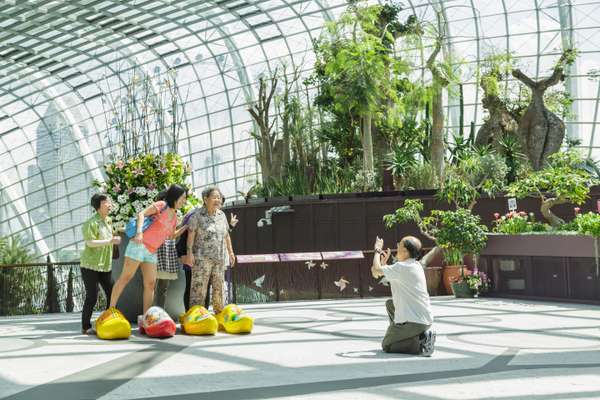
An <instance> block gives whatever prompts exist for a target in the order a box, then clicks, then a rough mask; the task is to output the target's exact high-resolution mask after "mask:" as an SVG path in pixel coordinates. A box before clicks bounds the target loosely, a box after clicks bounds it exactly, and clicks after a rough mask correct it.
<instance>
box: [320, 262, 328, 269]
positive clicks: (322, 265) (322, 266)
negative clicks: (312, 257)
mask: <svg viewBox="0 0 600 400" xmlns="http://www.w3.org/2000/svg"><path fill="white" fill-rule="evenodd" d="M321 268H323V269H327V264H325V261H323V262H322V263H321Z"/></svg>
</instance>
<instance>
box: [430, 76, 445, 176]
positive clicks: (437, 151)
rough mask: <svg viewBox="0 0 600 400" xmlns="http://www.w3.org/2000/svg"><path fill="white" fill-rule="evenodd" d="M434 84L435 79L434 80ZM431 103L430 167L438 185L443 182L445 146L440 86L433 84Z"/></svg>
mask: <svg viewBox="0 0 600 400" xmlns="http://www.w3.org/2000/svg"><path fill="white" fill-rule="evenodd" d="M434 82H435V79H434ZM433 91H434V92H433V98H432V101H431V117H432V118H431V120H432V124H431V165H432V166H433V171H434V173H435V177H436V179H437V181H438V183H440V184H441V183H442V182H443V180H444V164H445V152H446V151H445V150H446V149H445V146H444V103H443V94H442V86H441V85H439V84H436V83H434V88H433Z"/></svg>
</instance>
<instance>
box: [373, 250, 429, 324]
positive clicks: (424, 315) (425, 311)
mask: <svg viewBox="0 0 600 400" xmlns="http://www.w3.org/2000/svg"><path fill="white" fill-rule="evenodd" d="M381 269H382V270H383V273H384V276H385V278H386V279H387V280H388V281H389V282H390V288H391V290H392V300H393V302H394V308H395V313H394V322H395V323H397V324H402V323H404V322H414V323H417V324H424V325H431V324H432V323H433V314H432V313H431V305H430V303H429V294H428V293H427V282H426V281H425V272H424V271H423V266H422V265H421V263H419V262H418V261H416V260H415V259H414V258H410V259H408V260H404V261H398V262H396V263H395V264H392V265H385V266H382V267H381Z"/></svg>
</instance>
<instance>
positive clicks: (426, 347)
mask: <svg viewBox="0 0 600 400" xmlns="http://www.w3.org/2000/svg"><path fill="white" fill-rule="evenodd" d="M434 347H435V331H434V330H433V329H428V330H426V331H425V332H423V334H422V337H421V355H422V356H423V357H431V355H432V354H433V350H434Z"/></svg>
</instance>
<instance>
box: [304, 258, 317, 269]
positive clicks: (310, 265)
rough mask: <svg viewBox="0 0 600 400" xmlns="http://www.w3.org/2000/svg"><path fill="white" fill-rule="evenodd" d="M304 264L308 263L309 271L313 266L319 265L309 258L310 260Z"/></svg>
mask: <svg viewBox="0 0 600 400" xmlns="http://www.w3.org/2000/svg"><path fill="white" fill-rule="evenodd" d="M304 264H306V268H308V270H309V271H310V269H311V268H312V267H314V266H315V265H317V264H315V263H314V262H313V261H312V260H309V261H307V262H305V263H304Z"/></svg>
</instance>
